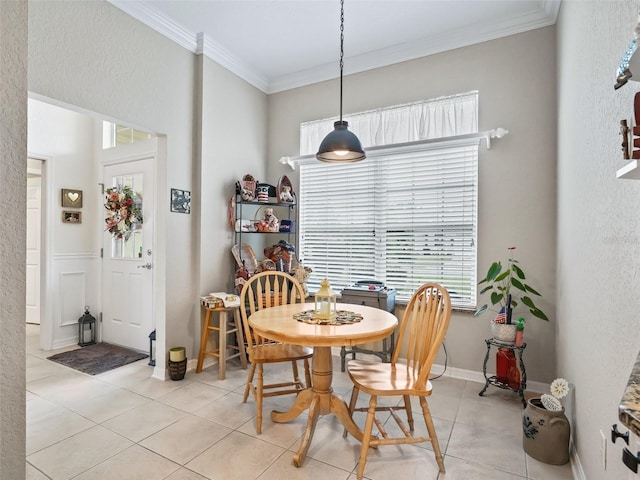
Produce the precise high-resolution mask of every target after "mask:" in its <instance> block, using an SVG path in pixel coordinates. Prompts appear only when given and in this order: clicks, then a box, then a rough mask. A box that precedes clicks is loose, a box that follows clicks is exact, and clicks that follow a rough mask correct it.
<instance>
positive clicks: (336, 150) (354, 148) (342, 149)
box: [316, 120, 366, 163]
mask: <svg viewBox="0 0 640 480" xmlns="http://www.w3.org/2000/svg"><path fill="white" fill-rule="evenodd" d="M348 126H349V124H348V123H347V122H345V121H342V120H338V121H337V122H335V123H334V124H333V127H334V130H333V132H331V133H330V134H329V135H327V136H326V137H324V140H322V143H321V144H320V148H319V149H318V153H317V154H316V158H317V159H318V160H321V161H323V162H328V163H349V162H359V161H360V160H364V159H365V158H366V155H365V154H364V150H362V145H361V144H360V140H358V137H356V135H355V134H354V133H353V132H350V131H349V129H348V128H347V127H348Z"/></svg>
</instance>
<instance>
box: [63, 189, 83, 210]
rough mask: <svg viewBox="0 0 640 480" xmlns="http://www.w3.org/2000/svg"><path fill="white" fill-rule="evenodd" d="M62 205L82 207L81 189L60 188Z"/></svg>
mask: <svg viewBox="0 0 640 480" xmlns="http://www.w3.org/2000/svg"><path fill="white" fill-rule="evenodd" d="M62 206H63V207H67V208H68V207H71V208H82V190H72V189H70V188H63V189H62Z"/></svg>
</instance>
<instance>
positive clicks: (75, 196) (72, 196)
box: [67, 192, 80, 203]
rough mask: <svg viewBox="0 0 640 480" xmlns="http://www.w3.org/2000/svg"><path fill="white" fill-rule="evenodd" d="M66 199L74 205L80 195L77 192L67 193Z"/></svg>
mask: <svg viewBox="0 0 640 480" xmlns="http://www.w3.org/2000/svg"><path fill="white" fill-rule="evenodd" d="M67 198H68V199H69V200H71V201H72V202H73V203H76V202H77V201H78V198H80V194H79V193H77V192H68V193H67Z"/></svg>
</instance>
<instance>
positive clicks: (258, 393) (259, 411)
mask: <svg viewBox="0 0 640 480" xmlns="http://www.w3.org/2000/svg"><path fill="white" fill-rule="evenodd" d="M256 383H257V386H256V433H257V434H258V435H260V434H261V433H262V390H263V386H264V369H263V365H262V364H261V363H259V364H258V379H257V382H256Z"/></svg>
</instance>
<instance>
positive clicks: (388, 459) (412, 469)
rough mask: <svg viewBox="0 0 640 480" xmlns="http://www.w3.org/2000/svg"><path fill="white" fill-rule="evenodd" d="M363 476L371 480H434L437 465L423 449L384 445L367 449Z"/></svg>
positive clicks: (431, 455) (431, 456)
mask: <svg viewBox="0 0 640 480" xmlns="http://www.w3.org/2000/svg"><path fill="white" fill-rule="evenodd" d="M385 447H386V448H385ZM364 476H365V477H366V478H368V479H371V480H398V479H405V478H406V479H409V478H412V479H413V478H415V479H418V478H425V479H427V478H429V479H431V478H433V479H436V478H438V464H437V463H436V460H435V458H434V456H433V454H432V453H431V452H428V451H426V450H425V449H424V448H418V447H416V446H414V445H386V446H380V447H378V448H377V449H373V448H370V449H369V452H368V455H367V462H366V465H365V469H364Z"/></svg>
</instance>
